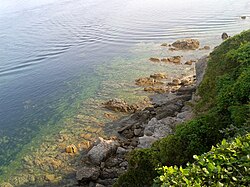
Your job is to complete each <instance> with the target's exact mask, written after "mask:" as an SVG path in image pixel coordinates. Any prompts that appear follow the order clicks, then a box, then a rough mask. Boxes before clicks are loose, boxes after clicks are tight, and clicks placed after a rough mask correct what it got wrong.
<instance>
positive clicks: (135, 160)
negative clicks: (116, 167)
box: [113, 149, 160, 187]
mask: <svg viewBox="0 0 250 187" xmlns="http://www.w3.org/2000/svg"><path fill="white" fill-rule="evenodd" d="M128 160H129V169H128V171H127V172H126V173H125V174H123V175H121V176H120V177H119V179H118V181H117V182H116V183H115V184H114V185H113V186H114V187H139V186H143V185H146V184H151V183H153V180H152V179H153V178H155V177H156V176H157V171H156V170H155V168H156V167H159V165H160V162H159V160H158V159H157V155H156V152H155V151H154V150H153V149H139V150H134V151H132V152H131V153H130V154H129V158H128Z"/></svg>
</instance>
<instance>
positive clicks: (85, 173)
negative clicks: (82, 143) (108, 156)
mask: <svg viewBox="0 0 250 187" xmlns="http://www.w3.org/2000/svg"><path fill="white" fill-rule="evenodd" d="M99 176H100V168H99V167H94V166H84V167H82V168H81V169H79V170H78V171H77V172H76V179H77V180H78V181H81V182H85V181H91V180H97V179H98V177H99Z"/></svg>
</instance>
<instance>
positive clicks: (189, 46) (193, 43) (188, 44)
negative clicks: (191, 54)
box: [172, 39, 200, 50]
mask: <svg viewBox="0 0 250 187" xmlns="http://www.w3.org/2000/svg"><path fill="white" fill-rule="evenodd" d="M172 46H173V47H175V48H176V49H178V50H195V49H198V48H199V46H200V42H199V40H197V39H183V40H177V41H176V42H174V43H173V44H172Z"/></svg>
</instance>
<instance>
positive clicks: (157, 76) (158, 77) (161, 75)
mask: <svg viewBox="0 0 250 187" xmlns="http://www.w3.org/2000/svg"><path fill="white" fill-rule="evenodd" d="M150 77H151V78H153V79H156V80H162V79H167V78H168V77H167V74H166V73H155V74H153V75H150Z"/></svg>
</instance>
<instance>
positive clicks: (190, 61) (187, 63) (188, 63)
mask: <svg viewBox="0 0 250 187" xmlns="http://www.w3.org/2000/svg"><path fill="white" fill-rule="evenodd" d="M195 62H196V60H188V61H186V62H185V65H192V64H193V63H195Z"/></svg>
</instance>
